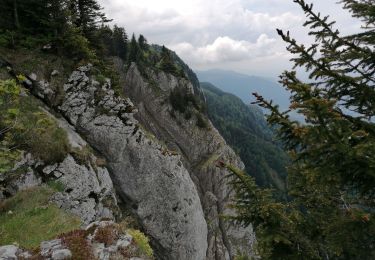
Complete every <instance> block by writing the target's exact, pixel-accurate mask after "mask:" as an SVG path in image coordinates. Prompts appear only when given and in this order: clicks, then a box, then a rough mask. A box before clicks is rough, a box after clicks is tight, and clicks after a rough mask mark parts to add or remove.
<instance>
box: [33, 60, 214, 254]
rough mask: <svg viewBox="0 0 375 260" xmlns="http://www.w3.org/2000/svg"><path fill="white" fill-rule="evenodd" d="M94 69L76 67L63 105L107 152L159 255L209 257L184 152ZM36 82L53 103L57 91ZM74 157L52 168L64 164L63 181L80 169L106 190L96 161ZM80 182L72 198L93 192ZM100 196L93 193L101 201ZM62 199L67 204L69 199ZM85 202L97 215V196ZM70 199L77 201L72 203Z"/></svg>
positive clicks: (116, 180) (72, 119)
mask: <svg viewBox="0 0 375 260" xmlns="http://www.w3.org/2000/svg"><path fill="white" fill-rule="evenodd" d="M90 69H91V67H90V66H84V67H80V68H79V69H78V70H77V71H74V72H73V73H72V75H71V76H70V78H69V80H68V83H67V84H65V85H64V91H65V95H64V98H63V99H62V100H61V104H60V106H59V107H58V108H57V111H58V112H60V113H61V114H62V115H63V116H64V117H65V118H66V119H67V120H68V121H69V122H70V123H71V124H72V125H73V126H74V127H75V130H76V131H77V132H78V133H80V134H81V135H82V136H83V137H84V139H85V140H86V141H87V142H88V143H89V144H90V145H91V146H92V147H93V148H94V149H96V150H97V151H98V152H99V153H100V154H101V155H103V156H104V157H105V159H106V161H107V165H108V168H109V170H110V172H111V177H112V180H113V182H114V184H115V185H116V187H117V190H118V193H119V196H120V197H121V198H122V199H123V200H124V201H125V202H126V203H127V204H128V205H131V207H132V208H133V210H134V213H135V215H136V216H137V218H138V219H139V221H140V223H141V225H142V226H143V228H144V230H145V231H146V233H147V234H148V235H150V236H151V237H152V238H153V241H152V242H153V245H154V248H155V249H156V250H155V251H156V252H155V253H156V255H157V257H159V258H160V259H171V260H172V259H173V260H174V259H180V260H184V259H191V260H200V259H205V257H206V249H207V224H206V221H205V219H204V214H203V210H202V206H201V202H200V199H199V196H198V191H197V188H196V186H195V185H194V183H193V181H192V180H191V178H190V175H189V172H188V171H187V170H186V168H185V167H184V166H183V164H182V162H181V158H180V156H178V155H171V154H169V153H166V152H165V151H166V148H165V147H163V146H162V145H161V144H159V143H158V142H157V141H155V140H153V138H152V137H151V136H149V135H148V134H147V132H145V131H143V130H142V129H141V128H140V126H139V124H138V122H137V121H136V120H135V119H134V117H133V112H134V111H135V108H134V105H133V104H132V102H131V101H130V100H129V99H123V98H119V97H116V96H115V95H114V91H113V90H112V89H111V88H110V83H109V82H107V83H105V84H104V85H103V86H101V85H100V84H99V83H98V82H96V81H95V80H93V78H92V77H90V75H89V72H90ZM33 86H34V89H33V92H34V93H36V95H37V96H38V97H40V98H43V99H44V101H45V102H46V103H52V102H51V100H50V99H52V98H54V97H53V95H52V91H49V90H48V84H45V82H39V83H38V82H34V84H33ZM72 139H74V138H72ZM74 162H75V161H74V158H72V157H68V158H66V160H65V161H64V162H63V163H61V164H60V165H58V166H57V167H56V168H54V169H52V171H51V172H50V174H56V173H57V174H58V173H59V172H61V169H62V170H63V171H64V172H65V173H66V174H64V175H62V176H61V177H60V178H61V181H62V182H64V183H66V182H69V183H71V181H70V180H73V183H74V178H76V177H75V176H74V174H73V172H75V171H76V170H78V169H79V170H80V171H81V172H83V176H87V179H86V180H85V181H86V182H88V183H91V184H90V185H91V187H90V189H92V190H94V191H97V192H99V194H102V192H103V190H106V188H107V186H106V185H105V184H103V183H101V185H102V186H99V187H98V186H97V185H96V184H95V183H94V182H95V181H94V180H90V179H89V172H91V170H94V172H95V169H93V168H94V167H92V165H91V167H90V165H88V166H85V168H86V170H87V172H84V170H83V166H82V167H80V166H77V165H75V164H74ZM50 170H51V169H50V168H48V169H47V171H50ZM103 171H104V172H105V170H102V172H103ZM102 172H100V170H99V169H97V172H95V173H96V176H97V177H98V178H97V179H98V180H99V176H101V174H102ZM70 173H71V174H70ZM86 173H87V174H86ZM91 174H93V173H92V172H91ZM104 174H105V173H104ZM75 175H77V174H75ZM82 178H86V177H82ZM104 183H105V182H104ZM79 185H80V184H78V183H77V184H76V185H75V186H72V187H71V188H69V190H65V192H67V193H69V194H70V195H69V196H72V197H74V200H71V201H80V198H82V197H87V192H88V191H89V189H87V190H86V189H85V188H83V187H80V186H79ZM103 185H104V187H103ZM95 194H96V196H97V194H98V193H95ZM103 194H106V192H105V191H104V192H103ZM96 196H92V197H93V199H94V200H95V201H97V198H96ZM88 197H89V198H90V194H89V195H88ZM56 200H57V201H61V202H62V203H63V204H64V199H59V198H56ZM81 202H85V203H86V204H85V203H81V204H80V207H79V208H80V209H78V207H77V208H74V207H73V208H72V210H73V211H74V210H75V209H76V210H77V213H80V211H81V210H83V211H85V214H86V215H87V216H89V218H88V219H90V218H92V217H91V216H92V214H91V213H90V214H89V213H88V212H87V211H88V210H90V209H92V205H93V201H92V202H91V200H87V201H81ZM99 202H100V200H99ZM65 205H67V206H68V207H72V205H70V204H69V203H65ZM96 205H97V204H96ZM86 209H87V210H86ZM88 219H87V220H88Z"/></svg>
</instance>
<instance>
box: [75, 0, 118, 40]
mask: <svg viewBox="0 0 375 260" xmlns="http://www.w3.org/2000/svg"><path fill="white" fill-rule="evenodd" d="M69 7H70V11H71V14H72V16H73V20H74V24H75V25H76V26H77V27H78V28H81V29H82V31H83V32H84V34H85V36H86V37H88V38H91V37H92V32H93V30H95V29H97V28H98V25H100V24H104V23H107V22H109V21H111V20H109V19H108V18H107V17H106V16H105V14H104V13H103V12H102V7H101V6H100V5H99V3H98V2H97V1H96V0H70V4H69Z"/></svg>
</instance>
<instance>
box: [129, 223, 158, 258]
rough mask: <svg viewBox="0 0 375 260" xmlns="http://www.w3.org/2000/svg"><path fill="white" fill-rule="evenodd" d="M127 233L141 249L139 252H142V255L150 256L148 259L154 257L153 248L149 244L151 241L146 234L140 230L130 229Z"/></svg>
mask: <svg viewBox="0 0 375 260" xmlns="http://www.w3.org/2000/svg"><path fill="white" fill-rule="evenodd" d="M127 233H129V235H131V236H132V237H133V239H134V241H135V243H136V244H137V246H138V247H139V250H140V253H141V254H142V255H145V256H148V257H152V256H153V254H154V253H153V251H152V248H151V246H150V244H149V240H148V237H146V236H145V234H143V233H142V232H141V231H139V230H135V229H129V230H127Z"/></svg>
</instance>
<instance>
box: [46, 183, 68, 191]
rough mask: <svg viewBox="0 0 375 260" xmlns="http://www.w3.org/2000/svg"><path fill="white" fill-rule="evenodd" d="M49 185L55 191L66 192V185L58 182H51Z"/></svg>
mask: <svg viewBox="0 0 375 260" xmlns="http://www.w3.org/2000/svg"><path fill="white" fill-rule="evenodd" d="M47 185H48V187H50V188H51V189H52V190H54V191H58V192H63V191H64V190H65V186H64V184H63V183H62V182H61V181H58V180H51V181H49V182H47Z"/></svg>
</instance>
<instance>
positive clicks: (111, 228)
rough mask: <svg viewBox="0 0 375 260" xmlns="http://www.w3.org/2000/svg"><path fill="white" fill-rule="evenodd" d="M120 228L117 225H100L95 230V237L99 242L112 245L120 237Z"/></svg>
mask: <svg viewBox="0 0 375 260" xmlns="http://www.w3.org/2000/svg"><path fill="white" fill-rule="evenodd" d="M118 230H119V227H117V226H115V225H108V226H105V227H99V228H98V229H97V230H96V232H95V237H94V239H95V240H96V241H97V242H99V243H104V244H105V245H106V246H110V245H112V244H113V243H114V242H115V241H116V240H117V239H118V237H119V234H118V233H119V232H118Z"/></svg>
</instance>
